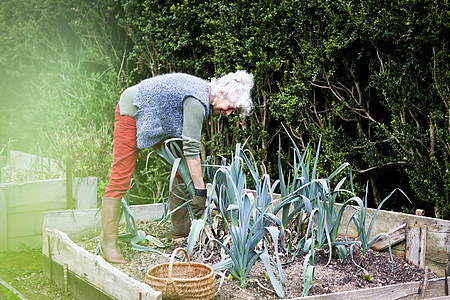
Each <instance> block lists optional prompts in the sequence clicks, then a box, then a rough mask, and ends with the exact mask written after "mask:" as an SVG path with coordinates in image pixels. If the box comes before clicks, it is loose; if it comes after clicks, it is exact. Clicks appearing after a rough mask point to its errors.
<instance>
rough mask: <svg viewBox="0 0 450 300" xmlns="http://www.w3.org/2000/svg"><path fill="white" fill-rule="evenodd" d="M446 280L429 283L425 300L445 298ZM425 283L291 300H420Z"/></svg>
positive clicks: (441, 279)
mask: <svg viewBox="0 0 450 300" xmlns="http://www.w3.org/2000/svg"><path fill="white" fill-rule="evenodd" d="M444 284H445V279H444V278H438V279H432V280H429V281H428V288H427V290H426V294H425V299H430V298H433V299H434V298H435V297H444V298H443V299H449V297H448V296H447V297H445V296H444V295H445V294H444ZM422 285H423V282H420V281H417V282H408V283H402V284H396V285H388V286H381V287H376V288H369V289H361V290H353V291H347V292H340V293H332V294H323V295H317V296H308V297H301V298H292V299H290V300H342V299H345V300H360V299H365V300H372V299H389V300H400V299H401V300H409V299H411V300H412V299H414V300H415V299H420V294H421V288H422Z"/></svg>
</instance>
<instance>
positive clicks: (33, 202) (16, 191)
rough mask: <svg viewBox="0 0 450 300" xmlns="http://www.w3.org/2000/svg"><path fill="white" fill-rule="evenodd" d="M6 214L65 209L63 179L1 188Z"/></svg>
mask: <svg viewBox="0 0 450 300" xmlns="http://www.w3.org/2000/svg"><path fill="white" fill-rule="evenodd" d="M2 190H3V191H4V192H5V193H6V198H7V199H8V214H16V213H22V212H29V211H42V210H55V209H65V208H66V197H65V179H56V180H42V181H35V182H28V183H24V184H11V185H8V186H3V187H2Z"/></svg>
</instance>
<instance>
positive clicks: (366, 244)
mask: <svg viewBox="0 0 450 300" xmlns="http://www.w3.org/2000/svg"><path fill="white" fill-rule="evenodd" d="M368 189H369V183H367V185H366V193H365V196H364V200H363V199H361V198H359V197H353V198H352V200H354V201H356V202H357V203H358V205H359V209H357V210H356V211H355V212H354V213H353V214H352V216H351V218H350V221H349V224H348V225H347V228H348V226H349V225H350V223H351V222H353V223H354V224H355V226H356V229H357V231H358V239H359V241H358V244H360V245H361V255H362V257H363V259H365V258H366V254H367V251H368V250H369V248H370V247H372V245H373V244H374V243H375V242H376V241H377V239H379V238H380V237H381V236H387V238H388V241H389V255H390V257H391V261H392V269H393V268H394V260H393V258H392V251H391V241H390V238H389V235H388V234H387V233H379V234H377V235H376V236H375V237H373V239H370V234H371V232H372V228H373V224H374V222H375V219H376V217H377V215H378V212H379V211H380V209H381V206H382V205H383V204H384V203H385V202H386V201H387V200H388V199H389V198H390V197H391V196H392V194H394V192H396V191H397V190H398V191H400V192H401V193H402V194H403V195H404V196H405V197H406V199H408V201H410V200H409V198H408V196H406V194H405V193H404V192H403V191H402V190H401V189H398V188H397V189H395V190H393V191H392V192H391V193H390V194H389V195H388V196H387V197H385V198H384V199H383V201H381V202H380V204H379V205H378V207H377V209H376V211H375V213H374V215H373V216H372V220H371V221H370V223H369V226H368V227H367V217H368V212H367V211H368V209H367V195H368ZM353 246H354V244H353V245H351V246H350V250H351V254H352V257H353V252H352V251H353ZM353 262H354V261H353Z"/></svg>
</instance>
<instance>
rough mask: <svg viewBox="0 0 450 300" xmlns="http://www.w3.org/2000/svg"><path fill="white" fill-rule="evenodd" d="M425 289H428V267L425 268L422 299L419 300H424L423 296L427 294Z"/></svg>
mask: <svg viewBox="0 0 450 300" xmlns="http://www.w3.org/2000/svg"><path fill="white" fill-rule="evenodd" d="M427 287H428V266H425V278H424V279H423V285H422V297H421V299H425V294H426V292H427Z"/></svg>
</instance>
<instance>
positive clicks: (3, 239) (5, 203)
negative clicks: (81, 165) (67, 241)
mask: <svg viewBox="0 0 450 300" xmlns="http://www.w3.org/2000/svg"><path fill="white" fill-rule="evenodd" d="M72 182H73V189H72V192H73V194H72V196H73V198H74V199H75V203H76V207H78V208H94V207H97V178H96V177H86V178H74V179H73V181H72ZM66 207H67V197H66V180H65V179H51V180H39V181H34V182H27V183H6V184H0V252H4V251H15V250H17V249H19V247H20V246H21V245H22V244H25V245H27V246H29V247H39V246H40V245H41V243H42V225H43V220H44V212H45V211H51V210H60V209H65V208H66Z"/></svg>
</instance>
